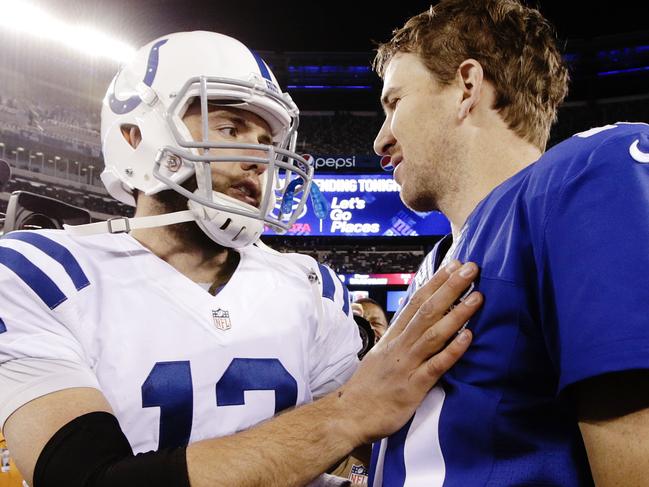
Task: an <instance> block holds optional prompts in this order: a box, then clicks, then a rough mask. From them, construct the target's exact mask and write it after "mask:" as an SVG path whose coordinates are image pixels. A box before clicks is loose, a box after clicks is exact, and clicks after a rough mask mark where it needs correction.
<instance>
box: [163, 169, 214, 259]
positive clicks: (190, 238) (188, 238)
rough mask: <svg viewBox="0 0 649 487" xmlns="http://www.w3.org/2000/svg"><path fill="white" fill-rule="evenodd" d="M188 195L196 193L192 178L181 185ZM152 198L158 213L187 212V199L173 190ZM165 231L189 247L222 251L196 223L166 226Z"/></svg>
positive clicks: (193, 178) (194, 179) (195, 185)
mask: <svg viewBox="0 0 649 487" xmlns="http://www.w3.org/2000/svg"><path fill="white" fill-rule="evenodd" d="M181 186H182V187H183V188H185V189H186V190H187V191H189V192H190V193H193V192H194V191H196V188H197V184H196V178H195V177H192V178H189V179H188V180H187V181H185V182H184V183H183V184H182V185H181ZM152 198H153V199H154V200H155V201H156V202H157V204H158V205H159V209H160V210H161V211H160V213H174V212H177V211H186V210H187V208H188V207H187V201H188V200H187V198H186V197H185V196H183V195H181V194H180V193H178V192H177V191H174V190H173V189H168V190H165V191H161V192H159V193H156V194H154V195H152ZM167 230H168V231H169V233H170V234H171V235H172V237H174V239H175V240H177V241H178V242H182V244H183V245H186V246H189V247H195V248H200V249H205V250H208V249H209V250H210V251H218V250H220V249H224V248H225V247H223V246H222V245H220V244H218V243H216V242H215V241H214V240H212V239H211V238H210V237H208V236H207V234H206V233H205V232H204V231H203V230H201V228H200V227H199V226H198V224H197V223H196V222H184V223H177V224H175V225H169V226H167Z"/></svg>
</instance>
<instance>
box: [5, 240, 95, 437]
mask: <svg viewBox="0 0 649 487" xmlns="http://www.w3.org/2000/svg"><path fill="white" fill-rule="evenodd" d="M19 233H27V232H19ZM9 235H12V234H9ZM12 237H13V235H12ZM12 237H9V238H7V237H5V238H3V239H2V240H0V427H1V426H3V425H4V422H5V421H6V419H7V418H8V417H9V416H10V415H11V414H12V413H13V412H14V411H15V410H16V409H18V408H20V407H21V406H22V405H24V404H26V403H27V402H29V401H31V400H33V399H36V398H37V397H40V396H43V395H45V394H48V393H51V392H55V391H58V390H62V389H67V388H72V387H93V388H99V384H98V382H97V379H96V377H95V375H94V374H93V372H92V370H91V368H90V366H89V363H88V360H87V359H86V357H85V353H84V351H83V348H82V346H81V344H80V343H79V341H78V340H77V339H76V338H75V336H74V335H73V333H72V332H71V331H70V329H69V327H68V326H66V323H67V322H69V321H70V320H72V319H74V316H76V314H77V313H76V304H74V301H77V300H78V297H79V296H78V294H79V292H78V290H79V288H80V287H81V286H80V285H79V279H78V278H79V276H80V274H78V273H77V271H78V270H79V268H78V267H74V266H75V263H76V265H78V262H76V260H74V262H73V261H72V260H70V258H71V257H72V256H71V254H70V253H69V252H67V251H66V250H65V249H64V248H63V247H62V246H61V245H60V244H57V243H56V242H54V241H53V240H51V239H48V238H46V237H43V236H42V235H41V236H40V237H38V238H35V239H24V240H20V239H17V238H12ZM43 239H44V240H43ZM34 242H35V243H36V244H38V245H41V248H39V246H38V245H36V244H35V243H34ZM57 252H60V253H57ZM61 256H63V257H61ZM57 259H58V260H57ZM66 266H68V267H67V268H66ZM70 266H71V267H70ZM71 269H72V270H71ZM70 275H72V276H73V277H74V279H72V278H71V277H70ZM67 281H69V282H67ZM75 286H76V287H75Z"/></svg>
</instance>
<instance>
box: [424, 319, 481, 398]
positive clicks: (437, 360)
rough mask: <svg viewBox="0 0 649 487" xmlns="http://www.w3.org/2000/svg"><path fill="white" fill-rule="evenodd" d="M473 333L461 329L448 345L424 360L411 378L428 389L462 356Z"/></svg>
mask: <svg viewBox="0 0 649 487" xmlns="http://www.w3.org/2000/svg"><path fill="white" fill-rule="evenodd" d="M472 338H473V335H472V334H471V331H469V330H468V329H465V330H462V332H461V333H459V334H458V335H457V336H456V337H455V338H454V339H453V341H452V342H451V343H449V344H448V346H447V347H446V348H445V349H443V350H442V351H441V352H439V353H437V354H435V355H433V356H432V357H431V358H430V359H428V360H427V361H426V362H424V363H423V364H422V365H421V366H420V367H419V368H418V369H417V371H416V372H415V373H414V375H413V377H412V379H413V381H415V382H416V383H418V385H419V386H420V387H422V388H425V389H426V390H430V388H431V387H433V386H434V385H435V384H436V383H437V381H438V380H439V379H440V377H442V375H444V374H445V373H446V372H447V371H448V370H449V369H450V368H451V367H452V366H453V365H455V363H456V362H457V361H458V360H459V359H460V357H462V355H463V354H464V352H466V350H467V348H469V345H470V344H471V339H472Z"/></svg>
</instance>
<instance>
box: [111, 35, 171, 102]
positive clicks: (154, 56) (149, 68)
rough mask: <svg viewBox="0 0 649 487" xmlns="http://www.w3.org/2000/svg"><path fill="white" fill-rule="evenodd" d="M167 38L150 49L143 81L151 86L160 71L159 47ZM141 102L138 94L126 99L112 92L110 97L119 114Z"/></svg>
mask: <svg viewBox="0 0 649 487" xmlns="http://www.w3.org/2000/svg"><path fill="white" fill-rule="evenodd" d="M167 40H168V39H162V40H161V41H158V42H156V43H155V44H154V45H153V47H152V48H151V51H149V60H148V61H147V63H146V73H145V74H144V79H143V80H142V82H143V83H144V84H145V85H147V86H151V85H152V84H153V80H154V79H155V75H156V73H157V72H158V60H159V58H160V56H159V48H160V46H162V45H163V44H165V43H166V42H167ZM118 76H119V75H118ZM141 102H142V98H140V97H139V96H138V95H133V96H132V97H130V98H128V99H126V100H120V99H118V98H117V97H116V96H115V94H114V93H111V94H110V97H109V98H108V103H109V105H110V109H111V110H112V111H113V112H115V113H116V114H118V115H124V114H125V113H128V112H130V111H131V110H134V109H135V108H136V107H137V106H138V105H139V104H140V103H141Z"/></svg>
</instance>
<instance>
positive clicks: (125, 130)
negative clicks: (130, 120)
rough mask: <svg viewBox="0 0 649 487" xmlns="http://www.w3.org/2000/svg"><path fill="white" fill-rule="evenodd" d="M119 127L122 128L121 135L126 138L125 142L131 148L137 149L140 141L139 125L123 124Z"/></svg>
mask: <svg viewBox="0 0 649 487" xmlns="http://www.w3.org/2000/svg"><path fill="white" fill-rule="evenodd" d="M120 129H121V130H122V135H123V136H124V139H126V142H128V143H129V145H130V146H131V147H133V149H137V146H138V145H140V142H142V133H141V132H140V127H138V126H137V125H132V124H124V125H122V126H121V127H120Z"/></svg>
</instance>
